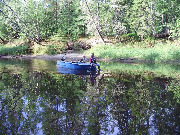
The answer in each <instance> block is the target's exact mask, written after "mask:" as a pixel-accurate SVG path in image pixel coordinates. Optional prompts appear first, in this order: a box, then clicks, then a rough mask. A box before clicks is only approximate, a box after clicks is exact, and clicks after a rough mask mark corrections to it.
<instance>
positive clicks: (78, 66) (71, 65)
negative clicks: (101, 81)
mask: <svg viewBox="0 0 180 135" xmlns="http://www.w3.org/2000/svg"><path fill="white" fill-rule="evenodd" d="M57 66H58V67H62V68H66V69H75V70H89V71H96V66H95V65H92V64H90V63H81V62H64V61H57Z"/></svg>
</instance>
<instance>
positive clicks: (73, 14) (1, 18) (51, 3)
mask: <svg viewBox="0 0 180 135" xmlns="http://www.w3.org/2000/svg"><path fill="white" fill-rule="evenodd" d="M179 8H180V2H179V1H178V0H0V40H1V41H8V40H10V39H16V38H22V39H24V38H26V39H29V40H33V41H35V42H39V41H42V40H44V39H47V38H49V37H51V36H55V35H57V36H59V37H62V38H63V37H66V38H69V39H71V40H76V39H78V38H79V37H87V36H91V35H96V36H100V38H101V39H102V40H104V38H105V37H107V36H108V37H116V38H118V39H121V37H123V36H125V35H128V36H132V37H138V38H139V40H143V39H145V38H147V37H148V36H150V35H154V37H161V36H163V35H162V34H164V35H165V36H166V34H168V36H170V37H173V38H177V37H178V33H179V28H180V14H179V10H180V9H179ZM169 30H170V31H169ZM157 34H161V35H160V36H158V35H157Z"/></svg>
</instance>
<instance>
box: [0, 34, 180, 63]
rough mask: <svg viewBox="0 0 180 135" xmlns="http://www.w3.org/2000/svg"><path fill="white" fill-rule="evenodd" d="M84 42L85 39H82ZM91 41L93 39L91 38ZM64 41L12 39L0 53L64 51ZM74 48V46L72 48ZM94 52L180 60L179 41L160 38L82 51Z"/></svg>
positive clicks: (159, 60)
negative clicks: (35, 41)
mask: <svg viewBox="0 0 180 135" xmlns="http://www.w3.org/2000/svg"><path fill="white" fill-rule="evenodd" d="M83 42H86V41H83ZM92 42H93V40H92ZM66 47H67V45H66V43H65V42H62V41H61V39H59V38H58V37H56V38H51V39H49V40H47V41H44V42H41V43H39V44H37V43H29V42H27V41H25V40H20V39H18V40H13V41H12V42H9V43H7V44H5V45H4V44H2V45H0V55H26V54H36V55H43V54H49V55H54V54H60V53H64V52H65V51H66ZM74 49H75V50H76V48H74ZM92 52H94V53H95V56H96V57H99V58H107V59H121V58H133V59H135V60H143V61H147V62H153V63H165V62H171V61H175V62H176V63H177V62H179V61H180V42H179V41H178V40H176V41H173V42H172V41H168V40H166V42H163V41H162V40H157V41H155V42H154V41H153V40H150V41H142V42H135V43H132V42H129V43H126V44H125V43H124V44H123V43H119V44H106V45H105V44H96V45H93V47H92V48H91V49H89V50H87V51H83V53H85V54H86V55H87V56H90V54H91V53H92Z"/></svg>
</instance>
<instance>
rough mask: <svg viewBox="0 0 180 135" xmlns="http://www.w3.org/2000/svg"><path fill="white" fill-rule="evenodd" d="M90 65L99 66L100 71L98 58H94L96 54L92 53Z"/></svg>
mask: <svg viewBox="0 0 180 135" xmlns="http://www.w3.org/2000/svg"><path fill="white" fill-rule="evenodd" d="M90 64H93V65H94V66H98V69H100V66H99V64H97V63H96V57H95V56H94V53H92V55H91V58H90Z"/></svg>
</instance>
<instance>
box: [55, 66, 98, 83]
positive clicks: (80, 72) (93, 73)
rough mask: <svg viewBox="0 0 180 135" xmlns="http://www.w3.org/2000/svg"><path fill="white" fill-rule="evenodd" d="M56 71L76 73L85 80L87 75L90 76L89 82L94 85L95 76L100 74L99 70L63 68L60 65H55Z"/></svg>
mask: <svg viewBox="0 0 180 135" xmlns="http://www.w3.org/2000/svg"><path fill="white" fill-rule="evenodd" d="M57 72H58V73H61V74H65V75H66V74H73V75H78V76H79V77H81V78H82V79H83V80H84V81H86V78H87V76H89V78H90V83H91V84H92V85H93V86H94V85H95V83H96V77H97V76H99V75H100V70H98V71H97V70H95V71H89V70H82V69H81V70H77V69H70V68H63V67H60V66H57Z"/></svg>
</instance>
